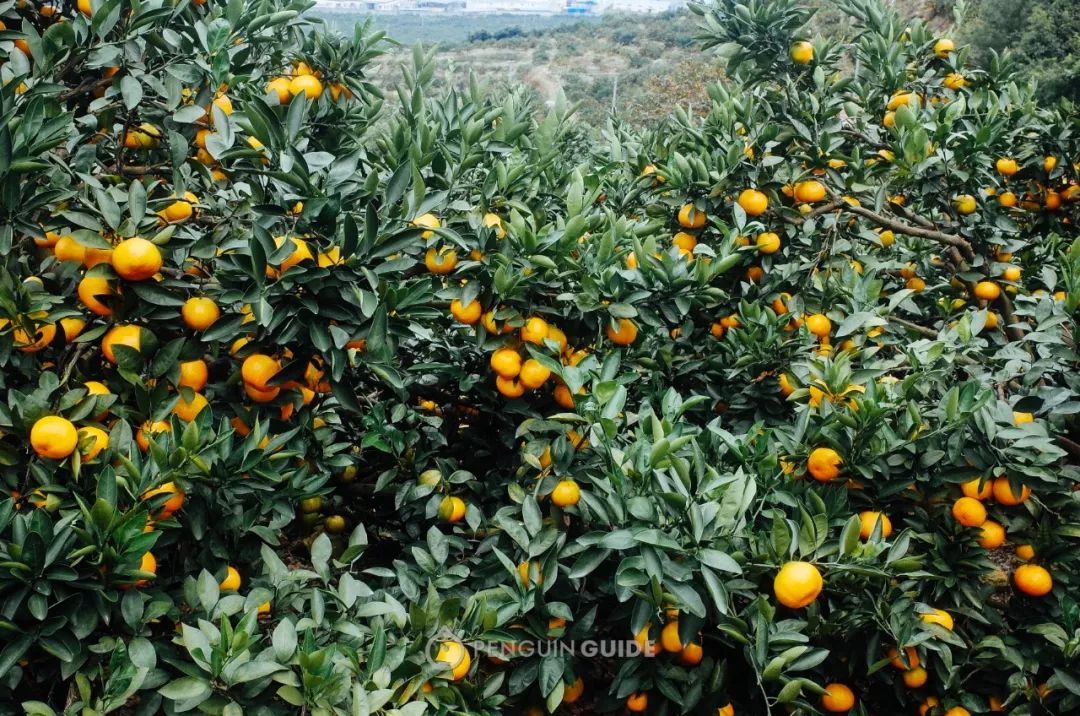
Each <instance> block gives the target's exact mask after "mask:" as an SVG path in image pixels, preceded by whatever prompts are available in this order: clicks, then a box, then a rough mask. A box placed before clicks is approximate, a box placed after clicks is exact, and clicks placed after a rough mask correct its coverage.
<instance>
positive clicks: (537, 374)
mask: <svg viewBox="0 0 1080 716" xmlns="http://www.w3.org/2000/svg"><path fill="white" fill-rule="evenodd" d="M550 376H551V370H549V369H548V368H546V367H545V366H544V365H543V364H542V363H540V361H538V360H536V359H534V358H530V359H529V360H527V361H525V363H524V364H522V366H521V373H520V374H519V375H518V380H519V381H521V384H522V385H523V386H524V387H525V388H526V389H528V390H536V389H537V388H539V387H540V386H541V385H543V384H544V383H545V381H547V379H548V378H549V377H550Z"/></svg>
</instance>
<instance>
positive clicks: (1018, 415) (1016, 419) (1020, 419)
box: [1013, 410, 1035, 427]
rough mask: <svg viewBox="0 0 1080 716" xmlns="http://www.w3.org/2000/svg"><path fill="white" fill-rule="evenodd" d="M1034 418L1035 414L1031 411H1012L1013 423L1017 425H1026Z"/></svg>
mask: <svg viewBox="0 0 1080 716" xmlns="http://www.w3.org/2000/svg"><path fill="white" fill-rule="evenodd" d="M1034 420H1035V415H1034V414H1033V413H1024V412H1021V411H1017V410H1014V411H1013V425H1016V426H1018V427H1019V426H1020V425H1026V424H1027V423H1030V422H1033V421H1034Z"/></svg>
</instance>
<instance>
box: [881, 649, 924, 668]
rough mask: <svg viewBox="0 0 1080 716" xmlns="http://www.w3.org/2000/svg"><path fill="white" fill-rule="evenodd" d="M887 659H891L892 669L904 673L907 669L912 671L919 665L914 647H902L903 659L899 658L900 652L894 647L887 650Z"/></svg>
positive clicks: (917, 654)
mask: <svg viewBox="0 0 1080 716" xmlns="http://www.w3.org/2000/svg"><path fill="white" fill-rule="evenodd" d="M889 658H890V659H892V661H891V662H889V663H891V664H892V665H893V668H895V669H900V670H901V671H906V670H908V669H914V668H915V667H917V666H918V665H919V663H920V662H919V652H917V651H915V647H913V646H908V647H904V657H903V658H900V652H899V651H898V650H897V649H896V647H891V648H890V649H889Z"/></svg>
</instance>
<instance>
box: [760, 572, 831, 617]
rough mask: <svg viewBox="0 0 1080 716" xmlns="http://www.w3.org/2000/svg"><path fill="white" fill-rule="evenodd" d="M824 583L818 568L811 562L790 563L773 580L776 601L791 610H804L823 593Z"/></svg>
mask: <svg viewBox="0 0 1080 716" xmlns="http://www.w3.org/2000/svg"><path fill="white" fill-rule="evenodd" d="M823 585H824V581H823V580H822V578H821V572H819V571H818V568H817V567H815V566H814V565H812V564H810V563H809V562H788V563H786V564H785V565H784V566H782V567H781V568H780V571H779V572H777V573H776V577H775V578H774V579H773V594H775V595H776V601H778V602H780V603H781V604H783V605H784V606H785V607H788V608H790V609H802V608H803V607H805V606H807V605H808V604H810V603H811V602H813V601H814V600H815V599H817V597H818V594H820V593H821V588H822V586H823Z"/></svg>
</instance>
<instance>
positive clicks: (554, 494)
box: [551, 480, 581, 507]
mask: <svg viewBox="0 0 1080 716" xmlns="http://www.w3.org/2000/svg"><path fill="white" fill-rule="evenodd" d="M580 500H581V488H580V487H578V484H577V483H576V482H574V481H573V480H562V481H561V482H559V484H557V485H555V489H554V490H552V491H551V502H552V504H553V505H555V506H556V507H573V506H574V505H576V504H577V503H578V502H579V501H580Z"/></svg>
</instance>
